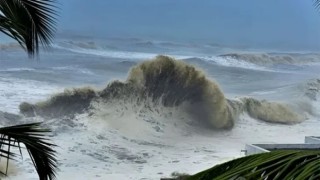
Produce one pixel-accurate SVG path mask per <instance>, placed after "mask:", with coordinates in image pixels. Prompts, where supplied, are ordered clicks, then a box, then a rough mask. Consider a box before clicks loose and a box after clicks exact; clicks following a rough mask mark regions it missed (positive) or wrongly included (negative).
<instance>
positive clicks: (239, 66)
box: [0, 40, 320, 179]
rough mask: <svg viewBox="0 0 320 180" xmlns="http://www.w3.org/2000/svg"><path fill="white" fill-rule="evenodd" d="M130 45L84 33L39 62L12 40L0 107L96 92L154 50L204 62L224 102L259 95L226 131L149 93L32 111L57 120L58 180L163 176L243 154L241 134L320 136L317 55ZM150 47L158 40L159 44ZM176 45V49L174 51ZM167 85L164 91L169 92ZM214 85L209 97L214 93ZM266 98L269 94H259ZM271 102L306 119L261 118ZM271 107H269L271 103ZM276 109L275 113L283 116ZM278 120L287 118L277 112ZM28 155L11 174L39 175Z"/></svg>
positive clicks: (247, 138)
mask: <svg viewBox="0 0 320 180" xmlns="http://www.w3.org/2000/svg"><path fill="white" fill-rule="evenodd" d="M122 41H124V40H121V42H122ZM128 41H129V40H128ZM128 44H129V45H130V46H131V45H132V43H129V42H126V45H122V44H121V46H120V45H119V44H111V45H114V46H115V47H116V48H115V49H116V50H114V51H112V50H110V48H109V49H108V50H105V49H104V48H102V47H100V44H99V43H94V44H93V43H87V42H84V43H82V44H81V47H77V44H76V43H73V44H72V46H71V45H70V46H68V49H63V48H55V49H53V50H52V51H51V52H48V53H43V54H41V56H40V57H41V59H40V60H39V61H32V60H31V61H30V60H27V58H26V55H25V53H24V52H22V51H20V50H17V49H15V48H11V49H10V47H8V48H5V49H3V50H0V63H1V65H2V66H1V67H0V89H1V90H0V111H4V112H10V113H16V114H17V113H19V107H18V106H19V104H20V103H22V102H28V103H31V104H34V103H36V102H40V101H44V100H47V99H48V98H49V97H51V96H52V95H53V94H56V93H59V92H62V91H63V89H64V88H65V87H67V88H72V87H83V86H91V87H92V88H93V89H94V90H95V91H96V92H99V91H101V90H103V89H104V88H106V86H107V84H108V83H110V82H112V81H114V80H121V81H122V82H125V80H126V79H127V78H128V74H129V70H130V68H131V67H133V66H135V65H137V63H139V62H141V61H142V60H144V59H150V58H153V57H154V56H155V55H157V54H167V55H168V54H169V55H173V56H175V55H176V57H177V58H178V59H180V61H181V60H182V61H184V62H186V63H188V64H192V66H195V67H197V68H201V69H203V71H204V74H205V78H206V79H207V80H208V81H212V82H215V83H216V84H217V86H219V87H220V89H221V91H222V93H223V95H224V96H225V98H226V99H229V100H230V101H233V100H236V101H239V98H240V99H241V98H243V97H253V98H255V99H257V101H243V103H244V104H242V105H241V108H245V109H246V110H243V111H241V113H240V115H239V116H237V118H235V119H234V126H233V128H232V129H229V130H217V129H212V128H210V127H203V125H202V124H201V123H199V122H201V120H200V118H195V116H192V115H190V113H189V112H188V111H186V110H182V109H181V108H180V107H179V106H164V105H163V104H161V103H159V102H158V103H154V102H153V101H152V98H146V99H143V101H142V100H141V99H139V101H137V99H135V98H122V99H121V98H120V99H111V100H110V99H109V101H95V102H92V104H91V105H92V107H93V108H89V110H88V111H89V112H83V113H80V114H76V115H75V117H60V116H59V115H61V114H57V116H59V118H52V117H50V118H48V117H37V119H39V118H40V119H43V120H44V121H45V124H46V125H47V126H48V127H50V128H52V129H53V137H52V139H53V141H54V142H55V143H56V144H57V145H58V148H57V151H58V153H59V156H58V159H59V168H60V171H59V172H58V179H159V178H160V177H169V176H170V174H171V173H172V172H174V171H177V172H181V173H190V174H192V173H196V172H198V171H201V170H203V169H205V168H209V167H211V166H213V165H215V164H217V163H221V162H224V161H226V160H230V159H233V158H236V157H239V156H241V155H243V154H242V153H241V152H240V151H241V149H243V148H244V145H245V144H246V143H300V142H303V138H304V136H307V135H314V136H317V135H320V134H319V132H318V128H317V127H318V126H319V114H318V113H317V112H319V110H320V103H319V102H320V101H319V93H318V92H319V91H320V85H319V84H320V82H318V81H317V80H314V79H316V78H319V75H318V71H317V68H316V66H314V64H317V61H318V57H317V55H314V54H305V55H301V54H299V55H294V54H290V55H286V56H285V58H284V56H281V57H280V60H279V61H277V59H274V58H275V57H273V55H272V54H271V55H268V56H267V58H265V59H263V57H265V56H262V55H252V56H253V57H252V56H251V55H250V56H248V55H245V56H239V57H241V58H235V57H224V56H218V54H216V49H214V50H213V49H212V52H213V51H215V53H214V54H210V53H208V52H210V49H206V52H203V51H200V50H199V49H201V48H202V47H201V46H200V47H193V46H188V45H185V46H182V45H181V44H178V45H177V47H175V44H172V43H147V44H146V43H144V44H143V48H144V51H138V49H139V48H140V46H142V45H141V44H139V45H136V46H137V47H135V51H133V49H130V51H129V50H128V47H127V46H129V45H128ZM151 45H152V46H151ZM78 46H79V45H78ZM138 46H139V47H138ZM149 46H150V47H149ZM165 46H167V47H165ZM156 48H160V49H161V48H162V49H161V51H160V50H159V52H156V51H155V50H154V49H156ZM174 48H177V49H178V50H177V51H174V50H172V49H174ZM183 48H187V49H188V52H187V53H186V54H183V53H181V52H183V50H185V49H183ZM192 48H194V54H192V51H191V50H192ZM197 48H198V49H197ZM204 48H208V47H207V46H205V47H204ZM178 51H179V53H177V52H178ZM237 52H238V51H237ZM229 53H233V52H229ZM177 54H178V56H177ZM263 54H264V53H263ZM256 56H258V57H256ZM287 56H290V57H291V58H292V59H293V60H290V63H291V64H289V63H283V62H284V60H283V59H285V60H286V61H285V62H289V61H288V57H287ZM237 57H238V56H237ZM310 57H312V60H310V61H302V60H303V59H310ZM184 59H186V60H184ZM270 59H272V62H271V61H270ZM300 61H302V62H300ZM266 62H268V63H266ZM277 62H279V63H277ZM160 69H161V68H160ZM158 70H159V69H158ZM152 72H153V71H151V73H152ZM154 72H158V71H154ZM187 74H188V73H187ZM136 75H137V76H132V74H131V76H129V77H135V78H136V81H139V80H140V79H143V80H144V81H146V78H140V76H144V73H142V74H141V73H137V74H136ZM155 77H157V76H155ZM190 77H192V76H190ZM157 78H158V79H159V77H157ZM157 78H156V79H157ZM129 79H130V78H129ZM169 80H170V79H168V81H169ZM153 81H154V82H153V83H154V84H159V83H160V82H157V81H156V80H155V79H153ZM174 82H176V83H180V82H179V81H174ZM187 82H189V81H188V80H186V81H185V83H186V84H189V85H190V82H189V83H187ZM141 83H142V82H140V84H141ZM161 83H165V82H161ZM161 83H160V84H161ZM147 84H148V83H142V85H143V87H149V88H150V89H152V88H151V87H152V86H151V85H152V83H149V84H151V85H147ZM191 84H192V83H191ZM146 85H147V86H146ZM184 86H185V85H184ZM170 87H171V86H168V88H169V90H168V89H165V88H164V89H163V91H162V92H167V93H168V92H171V91H170V90H171V89H170ZM179 87H180V86H179ZM190 87H192V86H190ZM142 89H143V88H142ZM112 90H113V89H112V88H111V89H109V91H108V92H109V93H110V92H113V91H112ZM179 90H180V92H179ZM127 91H128V90H127ZM177 91H178V92H177ZM201 91H202V90H201ZM114 92H115V93H116V94H117V92H122V91H119V90H116V91H114ZM129 92H130V91H129ZM148 92H149V91H148ZM151 92H152V91H151ZM183 92H184V91H183V90H182V89H181V88H180V89H175V92H174V93H177V94H179V93H180V95H183ZM196 92H197V93H199V92H200V91H199V90H197V91H196ZM168 94H169V95H171V94H170V93H168ZM212 94H213V95H210V96H209V95H208V96H207V95H206V96H205V97H214V93H212ZM120 95H121V94H120ZM185 95H187V94H185ZM107 97H109V96H107ZM156 97H158V96H156ZM168 97H170V98H171V99H172V97H174V96H168ZM181 97H183V96H181ZM181 99H184V98H181ZM263 99H266V100H267V101H266V102H265V101H261V100H263ZM98 100H101V98H100V99H99V98H98ZM160 102H161V101H160ZM169 102H170V101H169ZM250 102H251V104H249V103H250ZM252 102H254V103H252ZM261 102H262V103H261ZM269 102H272V103H280V104H281V105H285V107H288V108H290V109H291V110H293V111H294V112H296V113H298V115H299V116H302V117H303V120H302V122H300V123H296V124H295V123H294V124H291V125H285V124H277V123H268V122H266V120H265V119H263V118H261V117H264V116H267V115H268V113H270V112H268V111H264V110H263V109H265V107H269V106H270V107H274V106H273V105H270V103H269ZM229 103H230V102H229ZM169 104H170V103H169ZM245 104H249V105H245ZM256 104H260V105H259V106H256ZM229 105H230V104H229ZM61 106H62V105H61ZM249 107H250V110H251V111H254V112H251V113H252V114H250V113H248V112H249V111H248V109H249ZM275 107H279V106H278V105H276V106H275ZM60 108H61V107H60ZM259 108H260V109H259ZM267 109H268V108H267ZM270 109H271V111H273V112H271V113H274V112H275V111H276V110H274V109H272V108H269V110H270ZM276 109H279V108H276ZM280 109H281V108H280ZM55 110H56V109H53V110H52V111H53V112H54V111H55ZM60 112H62V111H60ZM290 116H291V114H290ZM290 116H287V117H290ZM259 118H260V119H259ZM272 118H273V119H274V118H275V119H279V116H278V115H276V116H274V117H272ZM280 119H282V120H283V119H285V118H282V117H281V116H280ZM299 120H300V119H299ZM29 121H30V119H23V120H21V122H29ZM30 163H31V160H30V159H28V158H25V159H23V160H21V162H18V163H13V164H12V166H13V167H14V168H15V171H14V172H11V174H10V176H9V178H8V179H21V178H22V177H23V178H24V179H25V178H27V179H37V175H36V173H35V170H34V169H33V167H32V166H30ZM79 172H81V173H79Z"/></svg>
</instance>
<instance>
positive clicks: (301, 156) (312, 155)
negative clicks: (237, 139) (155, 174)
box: [187, 150, 320, 180]
mask: <svg viewBox="0 0 320 180" xmlns="http://www.w3.org/2000/svg"><path fill="white" fill-rule="evenodd" d="M319 177H320V151H307V150H306V151H297V150H286V151H284V150H283V151H274V152H270V153H263V154H256V155H251V156H246V157H243V158H239V159H235V160H232V161H229V162H226V163H224V164H221V165H217V166H215V167H213V168H211V169H208V170H206V171H203V172H200V173H198V174H196V175H193V176H190V177H188V178H187V179H190V180H213V179H219V180H229V179H234V180H235V179H273V180H282V179H317V178H319Z"/></svg>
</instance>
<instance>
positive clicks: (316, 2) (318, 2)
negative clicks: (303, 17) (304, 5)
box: [313, 0, 320, 10]
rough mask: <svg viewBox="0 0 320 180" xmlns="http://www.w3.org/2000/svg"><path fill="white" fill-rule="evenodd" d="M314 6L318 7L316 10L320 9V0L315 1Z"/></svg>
mask: <svg viewBox="0 0 320 180" xmlns="http://www.w3.org/2000/svg"><path fill="white" fill-rule="evenodd" d="M313 5H314V6H315V7H316V9H318V10H319V9H320V0H313Z"/></svg>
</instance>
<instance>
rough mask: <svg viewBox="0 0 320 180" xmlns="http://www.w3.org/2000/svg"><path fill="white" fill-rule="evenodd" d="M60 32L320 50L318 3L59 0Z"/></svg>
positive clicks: (298, 0) (305, 0) (281, 0)
mask: <svg viewBox="0 0 320 180" xmlns="http://www.w3.org/2000/svg"><path fill="white" fill-rule="evenodd" d="M58 1H59V2H60V4H61V5H60V7H61V10H60V17H59V21H60V23H59V31H62V32H63V31H65V30H69V31H75V32H78V33H82V34H86V35H91V36H94V35H99V36H120V37H148V38H155V39H163V40H166V39H171V40H183V41H205V42H210V43H217V44H236V45H249V46H257V47H278V46H279V47H289V48H296V49H308V48H313V49H320V13H318V12H317V11H316V10H315V8H314V7H313V6H312V2H313V1H312V0H58Z"/></svg>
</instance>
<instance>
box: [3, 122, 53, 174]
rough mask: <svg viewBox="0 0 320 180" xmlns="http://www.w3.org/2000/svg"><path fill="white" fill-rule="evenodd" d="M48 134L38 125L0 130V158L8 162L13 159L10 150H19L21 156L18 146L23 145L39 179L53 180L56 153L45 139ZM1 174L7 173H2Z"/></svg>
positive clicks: (46, 130) (25, 125) (13, 155)
mask: <svg viewBox="0 0 320 180" xmlns="http://www.w3.org/2000/svg"><path fill="white" fill-rule="evenodd" d="M48 132H50V130H48V129H44V128H41V127H40V123H32V124H24V125H18V126H11V127H3V128H0V149H1V150H0V157H4V158H6V159H7V160H8V161H9V159H13V157H15V156H16V154H13V153H12V152H11V150H12V149H11V148H19V150H20V154H21V155H22V153H21V146H20V145H21V144H24V146H25V148H26V150H27V151H28V153H29V155H30V158H31V159H32V162H33V164H34V166H35V168H36V170H37V172H38V175H39V179H40V180H48V179H50V180H51V179H55V173H56V169H57V159H56V157H55V154H56V152H55V151H54V150H53V147H54V146H55V145H54V144H51V143H49V142H48V139H46V138H45V137H46V134H47V133H48ZM7 168H8V166H7ZM7 170H8V169H6V171H7ZM2 174H7V173H6V172H2Z"/></svg>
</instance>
